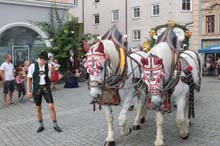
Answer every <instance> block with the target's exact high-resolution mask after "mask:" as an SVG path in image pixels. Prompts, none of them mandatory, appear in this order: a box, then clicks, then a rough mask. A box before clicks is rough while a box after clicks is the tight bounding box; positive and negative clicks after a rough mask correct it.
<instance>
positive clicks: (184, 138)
mask: <svg viewBox="0 0 220 146" xmlns="http://www.w3.org/2000/svg"><path fill="white" fill-rule="evenodd" d="M180 138H182V139H183V140H186V139H188V138H189V134H188V135H187V136H184V137H182V136H180Z"/></svg>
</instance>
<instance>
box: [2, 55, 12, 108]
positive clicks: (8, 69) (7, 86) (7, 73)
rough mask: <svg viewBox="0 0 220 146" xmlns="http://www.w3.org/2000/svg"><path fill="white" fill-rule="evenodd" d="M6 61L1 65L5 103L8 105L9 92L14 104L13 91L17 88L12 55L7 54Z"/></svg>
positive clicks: (10, 102)
mask: <svg viewBox="0 0 220 146" xmlns="http://www.w3.org/2000/svg"><path fill="white" fill-rule="evenodd" d="M4 58H5V62H3V63H2V65H1V67H0V74H1V78H2V81H3V105H4V106H7V104H8V103H7V94H8V92H9V104H13V103H14V102H13V101H12V97H13V93H14V90H15V77H14V65H13V64H12V63H11V55H9V54H7V55H5V57H4Z"/></svg>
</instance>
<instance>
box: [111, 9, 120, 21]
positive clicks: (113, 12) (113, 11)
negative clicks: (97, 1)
mask: <svg viewBox="0 0 220 146" xmlns="http://www.w3.org/2000/svg"><path fill="white" fill-rule="evenodd" d="M115 12H117V14H118V19H117V20H115V19H114V18H115V17H114V16H115V15H114V14H115ZM118 21H119V10H118V9H117V10H112V22H118Z"/></svg>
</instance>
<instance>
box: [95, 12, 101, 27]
mask: <svg viewBox="0 0 220 146" xmlns="http://www.w3.org/2000/svg"><path fill="white" fill-rule="evenodd" d="M96 16H98V17H99V22H98V23H96ZM93 24H94V25H98V24H100V15H99V13H96V14H93Z"/></svg>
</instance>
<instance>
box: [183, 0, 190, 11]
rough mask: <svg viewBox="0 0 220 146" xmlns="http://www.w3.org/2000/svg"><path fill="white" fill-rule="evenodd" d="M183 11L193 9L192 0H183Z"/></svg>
mask: <svg viewBox="0 0 220 146" xmlns="http://www.w3.org/2000/svg"><path fill="white" fill-rule="evenodd" d="M181 2H182V4H181V9H182V11H192V0H181Z"/></svg>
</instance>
